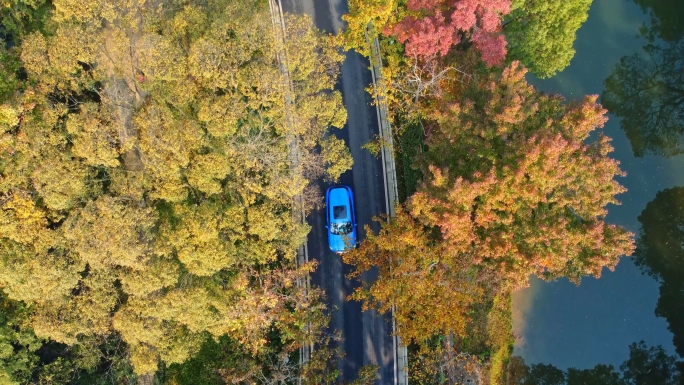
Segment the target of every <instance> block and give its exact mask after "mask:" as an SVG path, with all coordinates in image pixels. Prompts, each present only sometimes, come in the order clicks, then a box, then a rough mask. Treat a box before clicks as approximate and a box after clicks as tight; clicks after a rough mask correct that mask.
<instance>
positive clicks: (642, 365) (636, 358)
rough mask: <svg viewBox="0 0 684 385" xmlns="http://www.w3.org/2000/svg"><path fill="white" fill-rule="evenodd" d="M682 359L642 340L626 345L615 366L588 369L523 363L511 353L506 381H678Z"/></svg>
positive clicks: (524, 384) (525, 384) (622, 384)
mask: <svg viewBox="0 0 684 385" xmlns="http://www.w3.org/2000/svg"><path fill="white" fill-rule="evenodd" d="M683 368H684V362H678V361H677V359H676V358H675V357H674V356H670V355H668V354H667V352H666V351H665V350H664V349H663V348H662V347H661V346H654V347H649V346H647V345H646V344H645V343H644V341H640V342H639V343H633V344H631V345H630V346H629V358H628V359H627V360H626V361H625V362H623V363H622V365H620V367H619V368H616V367H614V366H613V365H604V364H598V365H596V366H594V367H593V368H591V369H576V368H569V369H568V370H565V371H563V370H560V369H558V368H556V367H555V366H553V365H546V364H535V365H526V364H525V361H524V360H523V359H522V358H521V357H513V358H512V359H511V363H510V365H509V368H508V369H509V372H508V385H681V384H682V382H683V381H684V377H683V376H682V372H681V371H682V369H683Z"/></svg>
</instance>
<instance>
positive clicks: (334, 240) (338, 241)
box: [328, 231, 356, 253]
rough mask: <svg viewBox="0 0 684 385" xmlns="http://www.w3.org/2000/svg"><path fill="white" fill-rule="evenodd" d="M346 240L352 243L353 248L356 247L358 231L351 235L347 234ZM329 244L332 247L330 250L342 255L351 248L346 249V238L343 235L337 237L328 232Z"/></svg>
mask: <svg viewBox="0 0 684 385" xmlns="http://www.w3.org/2000/svg"><path fill="white" fill-rule="evenodd" d="M346 238H347V240H348V241H349V242H350V243H351V245H350V246H351V247H354V246H355V245H356V231H352V232H351V233H349V234H347V236H346ZM328 244H329V245H330V250H332V251H334V252H336V253H341V252H344V251H345V250H349V248H348V247H346V245H345V243H344V238H343V237H342V236H341V235H336V234H332V233H330V232H328Z"/></svg>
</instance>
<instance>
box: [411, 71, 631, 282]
mask: <svg viewBox="0 0 684 385" xmlns="http://www.w3.org/2000/svg"><path fill="white" fill-rule="evenodd" d="M524 75H525V70H524V68H522V67H521V66H520V65H519V64H518V63H513V64H512V65H511V66H510V67H509V68H507V69H506V70H504V72H503V74H502V75H501V76H495V77H493V78H491V79H490V80H488V81H487V82H486V83H484V84H483V85H482V86H481V87H478V86H476V85H473V86H472V87H471V89H470V90H468V91H466V95H465V97H464V98H463V99H462V100H456V101H454V102H452V103H444V107H443V108H442V109H441V111H438V112H436V113H435V115H434V119H435V122H436V124H434V125H433V128H432V129H431V131H430V133H429V134H428V138H427V144H428V146H429V151H428V152H427V154H426V157H425V158H426V159H425V162H424V164H425V173H424V175H425V177H426V179H425V183H424V186H423V187H422V188H421V189H419V191H418V192H417V193H416V194H414V196H413V197H411V199H410V200H409V207H410V210H411V213H412V215H413V216H415V217H416V218H418V219H419V220H420V221H421V222H422V223H424V224H425V225H429V226H437V227H438V228H439V229H440V230H441V234H442V237H443V239H444V241H445V242H447V243H448V244H449V245H450V247H451V250H452V252H454V253H459V254H467V255H472V256H473V258H474V260H475V262H476V263H483V264H487V265H490V266H492V267H493V268H494V269H495V270H497V271H500V272H501V274H502V275H503V276H507V277H509V278H512V279H513V281H515V282H518V283H519V284H522V285H525V284H526V282H527V276H528V275H529V274H536V275H538V276H540V277H543V278H547V279H553V278H556V277H560V276H565V277H568V278H569V279H571V280H573V281H575V282H578V281H579V279H580V277H581V276H583V275H588V274H592V275H594V276H600V274H601V270H602V268H603V267H608V268H611V269H612V268H613V267H614V266H615V265H616V264H617V262H618V259H619V257H620V256H621V255H623V254H631V251H632V248H633V245H632V244H633V242H632V240H631V239H630V234H629V233H628V232H627V231H626V230H624V229H623V228H620V227H617V226H614V225H609V224H607V223H605V222H604V221H603V218H604V217H605V215H606V213H607V211H606V206H607V205H608V204H610V203H612V204H617V201H616V199H615V196H616V195H617V194H619V193H621V192H623V191H624V188H623V187H622V186H620V185H619V184H618V183H617V182H616V181H615V180H614V179H613V178H614V177H615V176H620V175H623V173H622V172H621V171H620V169H619V165H618V162H617V161H615V160H612V159H610V158H609V157H608V156H607V155H608V154H609V153H610V152H611V151H612V147H611V146H610V144H609V139H608V138H607V137H605V136H603V135H600V134H599V135H598V137H597V138H596V140H593V141H591V142H588V141H587V140H588V138H589V135H590V134H591V133H592V132H593V131H594V130H595V129H596V128H599V127H602V126H603V124H604V122H605V120H606V118H605V113H606V111H605V110H604V109H603V108H602V107H601V106H600V105H598V104H596V102H595V101H596V96H589V97H586V98H585V99H584V100H582V101H581V102H570V103H567V104H565V103H563V100H561V99H560V98H559V97H556V96H550V95H545V94H541V93H538V92H537V91H535V90H534V89H533V88H532V87H531V86H529V85H528V84H527V82H526V81H525V79H524Z"/></svg>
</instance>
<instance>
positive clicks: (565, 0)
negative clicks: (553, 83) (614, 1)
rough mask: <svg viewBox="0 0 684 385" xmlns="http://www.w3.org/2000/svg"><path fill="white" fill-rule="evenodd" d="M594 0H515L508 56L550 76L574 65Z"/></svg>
mask: <svg viewBox="0 0 684 385" xmlns="http://www.w3.org/2000/svg"><path fill="white" fill-rule="evenodd" d="M591 2H592V0H551V1H536V0H515V1H513V4H512V7H511V13H510V14H509V15H508V16H507V18H506V21H505V27H504V33H505V35H506V38H507V40H508V56H509V57H510V58H512V59H514V60H519V61H521V62H522V63H523V64H524V65H525V66H526V67H528V68H529V69H530V72H532V73H533V74H535V75H537V76H538V77H540V78H542V79H543V78H548V77H551V76H553V75H555V74H556V73H557V72H559V71H562V70H563V69H564V68H565V67H567V66H568V65H570V60H572V57H573V56H575V49H574V48H573V44H574V42H575V38H576V33H577V30H578V29H579V28H580V27H581V26H582V24H583V23H584V22H585V21H587V17H588V12H589V7H590V6H591Z"/></svg>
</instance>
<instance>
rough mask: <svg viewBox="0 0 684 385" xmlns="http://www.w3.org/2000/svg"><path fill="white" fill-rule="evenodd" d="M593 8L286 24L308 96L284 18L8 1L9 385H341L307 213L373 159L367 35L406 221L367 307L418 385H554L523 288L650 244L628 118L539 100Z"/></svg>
mask: <svg viewBox="0 0 684 385" xmlns="http://www.w3.org/2000/svg"><path fill="white" fill-rule="evenodd" d="M590 4H591V0H569V1H560V0H558V1H546V2H540V1H531V0H513V1H510V0H458V1H444V0H373V1H371V0H350V1H349V10H350V13H349V14H348V15H346V16H345V20H346V22H347V23H348V28H347V30H346V31H345V33H344V34H343V35H341V36H340V37H339V38H338V37H332V36H328V35H326V34H324V33H322V32H320V31H318V30H316V29H315V28H314V27H313V24H312V21H311V20H310V19H309V18H308V17H305V16H286V19H287V20H286V26H287V30H286V32H285V33H286V36H287V43H286V44H287V46H286V47H285V51H287V53H288V60H287V65H288V67H287V72H288V73H289V80H290V81H291V84H288V83H287V82H286V81H285V79H284V78H283V73H282V68H280V67H279V63H280V61H279V60H280V59H279V57H278V52H279V49H278V47H277V42H276V41H274V37H273V33H272V32H273V30H272V25H271V19H270V15H269V9H268V4H267V3H266V2H265V1H261V0H200V1H188V0H127V1H89V0H85V1H84V0H52V1H41V0H6V1H3V2H2V7H0V17H1V18H2V19H1V20H0V38H1V41H0V43H1V44H0V289H1V290H2V291H1V292H0V384H26V383H36V384H67V383H68V384H132V383H140V384H153V383H165V384H179V385H180V384H220V383H239V384H253V383H257V384H275V383H294V381H295V380H296V379H297V378H301V379H302V380H303V383H305V384H332V383H335V381H336V379H337V378H338V375H339V373H338V372H337V371H336V369H334V368H335V367H336V365H335V363H336V362H337V360H338V359H339V358H340V355H341V352H339V351H333V350H330V349H326V348H325V346H327V342H328V341H329V340H330V339H331V338H335V336H334V335H330V334H328V333H329V331H328V330H327V320H328V318H327V315H326V309H325V306H324V305H323V303H322V293H321V292H320V291H319V290H318V289H316V288H308V289H305V288H303V287H300V286H299V285H297V282H300V281H301V280H302V279H303V277H305V276H306V274H308V273H309V272H310V271H312V269H314V268H315V266H314V265H313V264H309V265H305V266H296V265H295V263H294V256H295V253H296V249H297V248H298V247H299V246H300V245H301V244H302V243H303V242H304V241H305V239H306V234H307V233H308V231H309V228H308V227H307V225H305V224H302V223H301V222H300V221H298V220H296V219H295V218H296V216H295V215H293V209H294V210H304V211H305V212H306V211H308V210H310V209H311V208H312V207H313V206H314V205H315V204H316V203H317V201H318V198H319V195H320V192H319V191H316V190H315V189H314V188H312V187H311V186H310V185H309V183H308V181H310V180H314V179H316V178H325V179H327V180H332V181H334V180H336V179H337V178H338V177H339V176H340V175H341V174H342V173H343V172H344V171H346V170H347V169H349V168H350V167H351V165H352V159H351V156H350V153H349V151H348V149H347V148H345V146H344V143H343V142H342V141H341V140H338V139H336V138H335V136H334V135H331V134H330V133H329V129H331V128H332V129H337V128H342V127H343V126H344V124H345V122H346V118H347V115H346V111H345V110H344V107H343V105H342V97H341V94H340V93H339V91H337V90H335V84H336V82H337V78H338V75H339V68H340V64H341V61H342V60H343V56H342V54H341V49H342V46H344V48H346V49H354V50H357V51H358V52H360V53H362V54H365V55H367V56H370V51H369V45H368V42H367V37H370V38H375V37H378V38H379V39H380V47H381V51H382V52H381V53H382V57H383V63H382V64H383V77H384V82H385V84H383V87H380V89H383V90H386V91H384V92H386V94H385V95H384V96H385V97H386V100H387V101H388V104H389V108H390V113H391V120H392V124H393V127H394V129H395V135H396V136H397V137H396V140H395V143H396V150H397V155H396V157H397V167H398V180H399V182H400V184H401V186H400V189H399V196H400V198H401V202H399V204H398V206H397V210H396V212H397V216H396V217H395V218H391V220H388V218H378V221H379V222H380V223H381V230H380V231H379V232H377V233H373V232H372V231H371V230H370V228H368V229H366V232H367V234H369V236H368V238H367V239H366V240H364V241H363V242H362V243H361V244H360V246H359V248H358V249H356V250H355V251H353V252H351V253H348V254H345V256H344V260H345V262H346V263H348V264H351V265H353V266H354V267H355V270H354V271H353V272H352V273H351V274H350V276H352V277H360V275H361V274H362V273H364V272H366V271H368V270H370V269H373V268H377V269H378V271H379V277H378V279H377V280H376V281H375V282H373V283H370V284H366V285H365V286H363V287H361V288H360V289H359V290H358V291H356V292H355V293H354V294H353V296H352V298H350V299H352V300H357V301H361V302H362V303H363V306H364V308H366V309H369V308H374V309H378V310H380V311H382V312H387V311H389V310H390V309H391V308H392V307H393V306H396V309H397V312H396V321H397V325H398V333H399V335H400V336H401V337H402V339H403V341H404V342H406V343H407V344H408V345H409V349H410V360H411V365H412V366H411V368H410V375H411V382H412V383H416V384H437V383H449V384H455V383H459V381H465V379H466V378H467V377H471V378H476V379H477V380H478V381H480V382H481V383H488V384H492V385H494V384H504V383H506V381H511V377H510V376H511V373H518V374H519V378H520V379H519V381H518V382H517V384H525V385H528V384H532V382H529V381H528V379H530V378H533V376H534V375H533V374H530V373H536V371H538V370H541V369H539V368H538V367H536V366H533V367H528V366H526V365H525V364H524V363H523V362H519V361H517V360H513V361H512V360H511V357H510V356H511V353H512V349H513V343H514V336H513V334H512V322H511V311H512V310H511V300H510V294H511V292H512V291H514V290H517V289H519V288H522V287H525V286H527V285H528V284H529V277H530V276H531V275H536V276H538V277H540V278H542V279H546V280H553V279H557V278H559V277H567V278H569V279H570V280H572V281H573V282H577V283H579V281H580V280H581V278H582V277H583V276H587V275H593V276H597V277H598V276H600V274H601V271H602V269H603V268H604V267H607V268H609V269H612V268H614V267H615V265H616V264H617V262H618V259H619V257H620V256H621V255H625V254H631V253H632V251H633V249H634V241H633V239H632V234H630V233H629V232H627V231H626V230H625V229H623V228H620V227H617V226H613V225H610V224H608V223H606V222H605V221H604V218H605V216H606V207H607V205H608V204H618V201H617V198H616V196H617V195H619V194H620V193H621V192H623V191H624V188H623V187H622V186H620V185H619V183H618V182H616V181H615V177H618V176H621V175H623V173H622V171H621V170H620V168H619V164H618V163H617V162H616V161H615V160H613V159H611V158H610V152H611V151H612V147H611V145H610V139H609V138H607V137H605V136H604V135H602V134H601V132H600V129H601V127H602V126H603V124H604V123H605V121H606V110H605V109H604V108H603V107H602V106H601V105H599V104H598V103H597V102H596V101H597V97H596V96H586V97H584V98H581V99H580V100H577V101H570V102H568V101H565V100H563V99H562V98H561V97H559V96H555V95H547V94H543V93H540V92H539V91H537V90H535V89H534V88H533V87H531V86H530V85H529V84H528V83H527V81H526V80H525V76H526V74H527V72H528V71H531V72H532V73H534V74H536V75H537V76H539V77H548V76H553V75H554V74H556V73H557V72H559V71H561V70H562V69H563V68H565V67H566V66H567V65H568V64H569V62H570V59H571V58H572V56H573V54H574V50H573V48H572V45H573V42H574V38H575V32H576V31H577V29H578V28H579V27H580V26H581V24H582V23H583V22H584V21H585V20H586V17H587V12H588V9H589V6H590ZM369 27H370V28H369ZM663 28H664V27H663ZM618 75H619V74H618ZM618 75H616V76H618ZM290 85H291V87H292V88H291V89H290V88H289V87H290ZM370 91H371V92H377V91H376V90H372V89H371V90H370ZM291 92H292V93H291ZM290 98H291V99H290ZM286 99H288V102H287V103H286ZM289 108H292V110H288V109H289ZM293 137H294V138H297V139H298V141H297V153H296V155H297V159H298V167H294V168H293V167H292V164H293V162H292V161H293V156H292V155H293V154H292V148H293V147H292V143H291V141H290V140H289V139H290V138H293ZM590 138H591V139H590ZM380 145H382V144H380ZM369 148H370V149H373V148H375V149H377V148H378V147H377V144H376V145H375V146H374V145H373V144H371V145H369ZM296 196H302V197H304V200H303V206H302V207H293V202H294V201H295V200H294V198H295V197H296ZM643 255H647V254H643ZM644 258H645V257H644ZM654 274H655V273H654ZM658 274H665V273H658ZM310 343H315V344H317V346H318V347H319V349H316V351H315V354H314V355H313V356H312V360H311V361H310V362H309V363H307V364H306V365H303V366H300V365H299V361H298V349H299V348H300V347H301V346H303V344H310ZM653 349H655V348H653ZM653 349H651V350H648V348H647V347H645V346H642V345H638V346H636V345H635V346H634V347H633V349H632V350H633V351H634V352H635V354H637V353H638V352H640V351H641V352H643V351H645V352H646V353H647V355H650V356H649V357H651V356H652V357H656V358H658V357H661V356H660V354H661V353H662V352H660V351H656V350H653ZM642 356H643V354H642ZM649 362H650V361H649ZM668 362H669V361H668ZM375 369H376V368H373V367H365V368H363V369H362V370H361V373H360V374H359V380H358V381H357V383H358V384H359V385H360V384H370V383H372V382H373V378H374V376H375ZM621 370H623V374H622V376H623V378H628V376H629V375H630V374H629V373H630V372H628V371H626V370H627V369H622V368H621ZM553 373H556V374H557V372H553ZM625 373H626V374H625ZM518 374H516V375H518ZM564 376H567V377H568V378H570V372H568V373H567V374H564ZM564 378H565V377H564ZM526 381H528V382H526ZM530 381H531V380H530ZM568 383H569V384H570V382H568Z"/></svg>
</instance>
